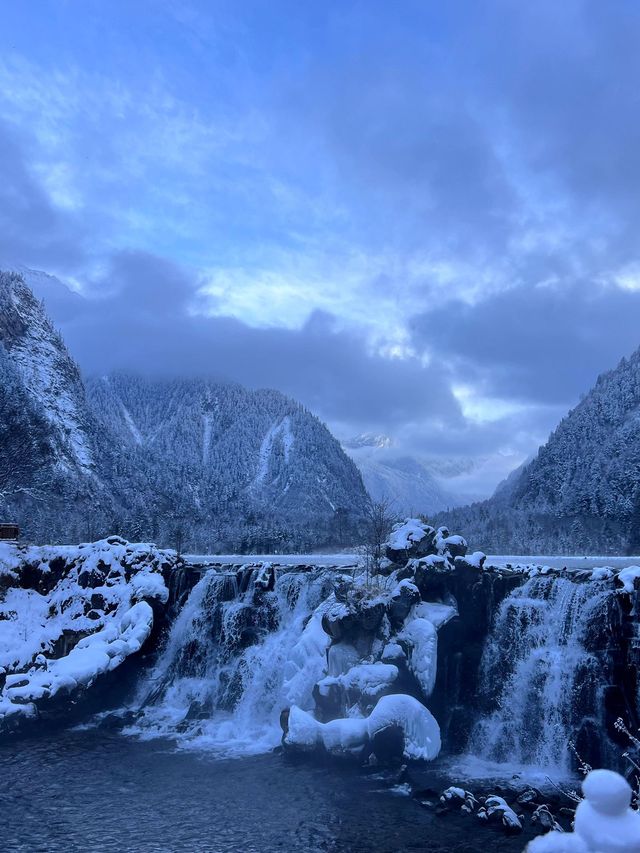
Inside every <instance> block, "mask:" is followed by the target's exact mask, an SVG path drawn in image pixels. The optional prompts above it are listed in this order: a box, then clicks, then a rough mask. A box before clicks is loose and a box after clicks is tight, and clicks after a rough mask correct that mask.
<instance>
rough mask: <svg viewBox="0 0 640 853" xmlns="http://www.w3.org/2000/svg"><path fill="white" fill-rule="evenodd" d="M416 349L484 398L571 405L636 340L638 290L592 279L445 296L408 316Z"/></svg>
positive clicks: (639, 308)
mask: <svg viewBox="0 0 640 853" xmlns="http://www.w3.org/2000/svg"><path fill="white" fill-rule="evenodd" d="M412 328H413V337H414V340H415V342H416V344H417V345H418V346H421V347H428V348H429V349H430V350H431V351H434V352H437V353H438V355H439V357H440V358H442V359H444V360H446V361H447V362H448V363H449V364H450V366H451V368H452V370H453V371H454V372H455V374H456V375H457V377H458V380H459V381H466V382H468V383H470V384H473V385H475V386H476V387H479V388H480V389H482V390H483V391H484V392H485V393H486V394H487V395H492V396H497V397H502V398H506V399H515V400H520V401H529V402H543V403H564V404H566V406H567V407H568V406H570V405H573V404H574V403H575V402H576V401H577V398H578V395H579V394H580V393H582V392H586V391H588V390H589V388H590V387H591V385H592V384H593V383H594V381H595V379H596V377H597V376H598V374H599V373H602V372H603V371H604V370H605V369H609V368H612V367H614V366H615V365H616V363H617V362H618V360H619V359H620V358H621V357H622V356H623V355H629V354H630V353H631V352H632V351H633V350H635V349H636V348H637V346H638V345H639V344H640V332H639V331H638V330H639V329H640V292H638V291H629V290H622V289H620V288H618V287H612V286H610V287H607V286H604V285H601V284H597V283H595V282H592V281H583V282H576V283H573V284H571V285H570V286H567V285H564V286H545V287H540V286H539V287H519V288H512V289H511V290H508V291H505V292H502V293H497V294H495V295H493V296H491V297H489V298H486V299H484V300H482V301H481V302H479V303H478V304H476V305H468V304H466V303H464V302H461V301H450V302H447V303H445V304H443V305H440V306H438V307H436V308H434V309H433V310H431V311H428V312H425V313H423V314H421V315H420V316H417V317H415V318H414V319H413V321H412Z"/></svg>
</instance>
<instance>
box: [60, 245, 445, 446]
mask: <svg viewBox="0 0 640 853" xmlns="http://www.w3.org/2000/svg"><path fill="white" fill-rule="evenodd" d="M200 283H201V282H200V280H199V279H198V277H196V276H190V275H189V274H188V273H187V272H185V270H183V269H182V268H180V267H179V266H177V265H176V264H173V263H171V262H169V261H166V260H164V259H161V258H158V257H156V256H153V255H149V254H147V253H142V252H126V253H119V254H116V255H114V256H113V258H112V259H111V262H110V266H109V268H108V270H106V271H105V273H104V282H102V281H100V280H98V281H95V282H93V283H92V287H91V288H90V291H89V292H90V293H92V294H94V295H93V296H89V297H85V298H84V299H80V300H78V298H77V297H76V298H72V299H71V300H70V301H69V302H68V303H67V304H66V305H63V304H62V303H61V302H60V300H59V299H58V300H57V301H56V303H52V306H53V310H55V311H56V312H57V311H59V312H60V313H59V314H58V316H55V317H54V319H55V320H56V322H57V323H58V324H59V325H60V327H61V329H62V332H63V335H64V337H65V340H66V342H67V344H68V346H69V348H70V350H71V352H72V353H74V354H76V355H77V356H78V358H79V360H80V363H81V366H82V367H84V369H85V370H86V371H87V372H90V373H97V374H101V373H104V372H108V371H110V370H122V369H124V370H127V369H129V370H131V369H132V368H133V369H135V370H137V371H140V372H143V373H148V374H155V375H173V376H184V375H186V376H194V375H199V376H202V375H205V376H207V375H214V376H217V377H219V378H222V379H225V380H233V381H238V382H241V383H243V384H246V385H250V386H253V387H265V386H268V387H276V388H279V389H280V390H282V391H284V392H285V393H288V394H290V395H292V396H293V397H295V398H296V399H298V400H300V401H301V402H303V403H305V404H306V405H308V406H309V407H310V408H311V409H312V410H313V411H315V412H317V413H318V414H320V415H321V416H322V417H324V418H326V419H329V420H343V421H347V422H349V423H350V424H351V425H352V426H353V428H354V429H356V428H360V429H363V428H367V427H370V426H371V425H375V426H376V428H379V429H386V430H394V429H397V428H398V427H399V426H400V425H401V424H402V423H404V422H405V421H406V420H407V419H408V418H412V417H418V418H420V419H421V420H423V421H424V422H429V421H431V420H434V421H437V422H438V423H442V422H445V421H446V422H448V423H451V424H454V423H458V422H459V421H460V419H461V413H460V407H459V404H458V402H457V401H456V399H455V397H454V396H453V394H452V393H451V390H450V388H449V385H448V382H447V377H446V374H445V372H443V371H442V370H440V369H437V368H434V367H431V366H425V365H424V364H423V363H422V361H421V360H419V359H417V358H405V359H397V358H387V357H383V356H381V355H379V354H377V353H376V352H375V351H371V349H370V348H369V346H368V344H367V341H366V339H365V338H364V337H363V336H360V335H358V334H356V333H354V332H353V331H349V332H347V331H344V330H341V329H340V328H338V327H337V326H336V324H335V319H334V318H333V317H332V316H331V315H329V314H326V313H323V312H315V313H313V314H312V315H311V317H310V318H309V320H308V321H307V322H306V323H305V325H304V326H303V327H302V328H300V329H284V328H254V327H251V326H248V325H246V324H245V323H243V322H242V321H240V320H238V319H236V318H233V317H228V316H227V317H223V316H219V317H207V316H203V315H201V314H195V313H193V311H192V310H190V308H191V307H192V305H193V302H194V300H197V298H198V289H199V286H200ZM45 286H46V282H45ZM45 293H46V291H45ZM46 302H47V300H46V296H45V303H46Z"/></svg>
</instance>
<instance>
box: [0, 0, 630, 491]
mask: <svg viewBox="0 0 640 853" xmlns="http://www.w3.org/2000/svg"><path fill="white" fill-rule="evenodd" d="M639 37H640V9H639V8H638V6H637V4H635V3H631V2H629V3H627V2H618V0H614V2H611V3H602V2H578V0H563V2H562V3H558V2H545V0H542V2H537V3H531V4H529V3H520V2H515V1H514V0H504V2H499V0H481V2H475V1H474V2H471V0H467V2H455V0H454V2H447V3H428V2H410V1H409V0H407V2H399V3H388V2H366V3H365V2H362V3H357V2H347V0H344V2H323V3H312V2H279V0H275V1H274V2H235V3H218V2H182V3H177V2H164V0H146V2H143V0H137V2H113V0H112V2H106V0H103V2H94V0H82V2H80V0H75V2H63V0H57V2H42V0H31V2H29V3H21V4H18V3H12V4H10V3H5V4H3V5H2V9H1V10H0V259H1V260H2V262H3V263H4V264H5V265H9V266H11V265H14V266H15V265H24V266H26V267H30V268H34V269H41V270H45V271H47V272H49V273H51V274H53V275H55V276H57V277H58V278H59V279H60V280H61V281H63V282H65V283H66V284H67V285H69V286H71V287H72V288H73V289H74V290H75V291H77V293H78V294H80V295H75V294H68V293H66V292H64V291H60V290H59V289H56V288H54V287H53V285H52V286H51V288H50V292H48V291H47V288H46V286H45V298H46V301H47V305H48V308H49V310H50V312H51V313H52V315H53V317H54V319H55V321H56V323H57V324H58V325H59V326H60V327H61V329H62V331H63V334H64V336H65V339H66V340H67V343H68V345H69V347H70V349H71V351H72V352H73V354H74V355H75V357H76V358H77V359H78V361H79V362H80V364H81V366H82V367H83V368H84V369H85V370H86V371H88V372H104V371H106V370H109V369H114V368H129V369H131V368H134V369H138V370H142V371H145V372H164V373H177V374H180V373H184V374H190V373H191V374H192V373H199V374H202V373H210V374H213V375H216V376H224V377H228V378H231V379H235V380H238V381H242V382H244V383H246V384H249V385H268V386H271V387H277V388H280V389H282V390H283V391H285V392H287V393H290V394H292V395H293V396H295V397H297V398H298V399H300V400H302V401H303V402H304V403H306V404H307V405H308V406H309V407H310V408H312V409H313V410H314V411H316V412H317V413H318V414H319V415H320V416H321V417H323V418H324V419H325V420H327V421H328V423H329V424H330V426H332V427H333V429H334V430H335V431H336V433H337V434H338V435H339V436H340V437H347V436H349V435H350V434H353V433H358V432H362V431H376V432H385V433H388V434H390V435H391V436H393V438H394V439H395V441H396V443H397V447H398V449H399V451H402V452H404V451H407V452H414V453H423V454H429V455H435V456H444V457H449V456H464V457H468V458H469V459H471V460H475V464H476V465H477V476H476V477H475V480H474V484H475V487H477V488H479V489H481V490H485V491H489V490H490V489H491V488H492V487H493V486H494V485H495V483H496V482H497V480H499V479H500V478H501V477H502V476H503V475H504V474H505V473H506V472H507V471H508V470H509V469H510V468H511V467H514V466H515V465H516V464H518V463H519V462H520V461H522V459H524V458H525V457H527V456H528V455H529V454H531V453H532V452H533V451H534V450H535V449H536V447H537V446H538V444H539V443H540V442H541V441H543V440H544V439H545V438H546V436H547V435H548V433H549V431H550V429H552V428H553V426H554V425H555V424H556V423H557V421H558V420H559V419H560V417H561V416H562V415H563V414H564V413H565V412H566V411H567V410H568V409H569V408H570V407H571V406H573V405H575V403H576V402H577V401H578V399H579V397H580V394H581V393H584V392H585V391H586V390H588V388H589V387H590V385H591V384H592V383H593V381H594V380H595V377H596V376H597V374H598V373H599V372H601V371H603V370H605V369H608V368H610V367H612V366H614V365H615V363H616V362H617V360H618V359H619V358H620V357H621V356H622V355H625V354H629V353H630V352H631V351H632V350H634V349H635V348H636V347H637V346H638V345H639V344H640V334H639V332H638V328H639V324H638V320H639V319H640V257H639V254H640V250H639V249H638V240H637V233H638V226H639V225H640V193H639V192H638V179H639V177H640V158H639V155H638V152H639V151H640V110H639V103H638V102H639V99H640V85H639V83H640V79H639V77H640V52H639V51H638V50H637V44H638V43H639Z"/></svg>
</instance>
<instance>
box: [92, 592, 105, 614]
mask: <svg viewBox="0 0 640 853" xmlns="http://www.w3.org/2000/svg"><path fill="white" fill-rule="evenodd" d="M104 604H105V602H104V596H103V595H101V594H100V593H99V592H94V593H92V595H91V606H92V607H93V608H94V609H95V610H104Z"/></svg>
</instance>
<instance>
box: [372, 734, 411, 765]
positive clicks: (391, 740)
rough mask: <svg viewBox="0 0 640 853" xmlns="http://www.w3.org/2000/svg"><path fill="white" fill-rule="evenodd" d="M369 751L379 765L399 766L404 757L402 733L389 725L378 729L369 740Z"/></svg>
mask: <svg viewBox="0 0 640 853" xmlns="http://www.w3.org/2000/svg"><path fill="white" fill-rule="evenodd" d="M371 751H372V752H373V754H374V755H375V757H376V758H377V759H378V761H379V762H380V764H400V763H402V761H403V755H404V731H403V730H402V727H401V726H398V725H391V726H386V727H385V728H384V729H379V730H378V731H377V732H376V733H375V734H374V735H373V737H372V738H371Z"/></svg>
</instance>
